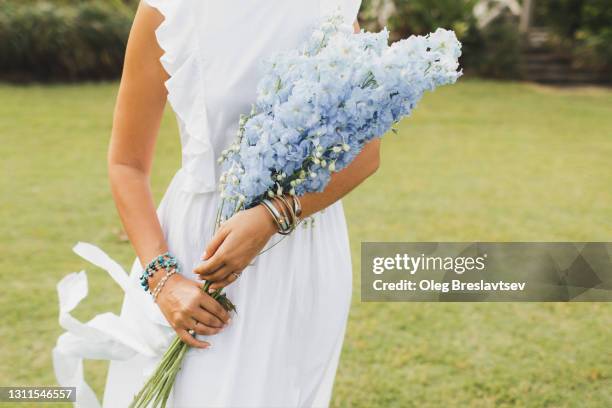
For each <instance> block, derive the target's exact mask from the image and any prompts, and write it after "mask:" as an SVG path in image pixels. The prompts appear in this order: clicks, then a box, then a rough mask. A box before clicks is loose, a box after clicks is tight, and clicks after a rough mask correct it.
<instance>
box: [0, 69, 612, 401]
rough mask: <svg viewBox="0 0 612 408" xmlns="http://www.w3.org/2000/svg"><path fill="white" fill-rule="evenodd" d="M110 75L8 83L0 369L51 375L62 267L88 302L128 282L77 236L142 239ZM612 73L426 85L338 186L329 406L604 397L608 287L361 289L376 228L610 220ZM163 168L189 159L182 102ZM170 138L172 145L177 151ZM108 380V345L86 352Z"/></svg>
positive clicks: (493, 227)
mask: <svg viewBox="0 0 612 408" xmlns="http://www.w3.org/2000/svg"><path fill="white" fill-rule="evenodd" d="M115 94H116V84H114V83H113V84H102V85H79V86H48V87H47V86H44V87H43V86H32V87H12V86H6V85H5V86H0V101H2V102H1V103H0V154H1V160H0V163H1V164H0V166H2V175H3V176H2V178H0V183H1V184H0V191H1V193H2V204H1V205H0V225H1V226H2V230H1V232H2V233H1V234H0V248H1V249H2V257H1V258H0V271H2V272H1V278H2V279H1V282H2V289H1V290H0V293H1V296H0V322H1V323H0V339H1V345H0V385H51V384H54V375H53V371H52V365H51V349H52V347H53V345H54V343H55V340H56V338H57V336H58V335H59V334H60V332H61V330H60V327H59V326H58V323H57V295H56V292H55V285H56V283H57V282H58V281H59V280H60V279H61V278H62V277H63V276H64V275H65V274H67V273H69V272H74V271H79V270H81V269H83V268H87V270H88V276H89V280H90V295H89V297H88V298H87V299H86V301H84V302H83V304H82V305H81V306H80V307H79V312H78V313H77V316H78V317H80V318H82V319H88V318H89V317H91V316H93V315H94V314H96V313H99V312H102V311H107V310H114V311H118V310H119V305H120V300H121V299H120V289H119V288H118V287H116V286H115V284H114V283H113V282H112V281H111V280H110V279H109V278H108V276H107V275H106V273H105V272H103V271H101V270H99V269H95V268H94V267H91V266H90V265H88V264H86V263H85V262H84V261H82V260H80V258H78V257H77V256H76V255H74V254H73V253H72V252H71V247H72V246H73V245H74V244H75V243H76V242H77V241H80V240H82V241H88V242H92V243H95V244H97V245H99V246H101V247H102V248H103V249H104V250H105V251H107V252H108V253H109V254H110V255H111V256H112V257H113V258H115V259H117V260H119V261H120V262H122V263H123V265H124V266H128V265H129V264H130V263H131V261H132V257H133V253H132V250H131V248H130V246H129V244H128V243H127V242H125V240H124V239H123V238H122V234H121V227H120V223H119V220H118V217H117V215H116V212H115V209H114V204H113V202H112V200H111V195H110V192H109V188H108V183H107V179H106V169H105V154H106V145H107V142H108V137H109V133H110V124H111V115H112V108H113V103H114V97H115ZM611 112H612V91H607V90H601V89H575V90H558V89H553V88H542V87H536V86H533V85H525V84H513V83H496V82H483V81H467V80H466V81H462V82H461V83H460V84H458V85H457V86H454V87H448V88H444V89H442V90H440V91H437V92H436V93H434V94H432V95H428V96H427V97H426V98H425V100H424V101H423V103H422V104H421V106H420V107H419V109H418V110H417V112H416V113H415V115H414V116H413V118H411V119H410V120H407V121H405V122H403V123H402V124H401V125H400V126H399V130H400V132H399V133H400V134H399V135H398V136H395V135H389V136H388V138H387V139H386V140H385V141H384V142H383V160H382V161H383V164H382V167H381V169H380V170H379V172H378V173H377V174H376V175H375V176H374V177H372V178H371V179H370V180H368V181H367V182H366V183H365V184H364V185H363V186H361V187H360V188H359V189H357V190H356V191H355V192H354V193H352V194H351V195H350V196H349V197H348V198H347V199H346V200H345V208H346V212H347V217H348V219H349V225H350V234H351V245H352V250H353V261H354V268H355V285H354V288H355V290H354V299H353V308H352V312H351V317H350V322H349V327H348V332H347V338H346V342H345V347H344V352H343V355H342V360H341V364H340V368H339V372H338V377H337V381H336V387H335V394H334V399H333V406H335V407H411V406H414V407H442V406H443V407H466V406H470V407H509V406H519V407H525V406H527V407H544V406H546V407H610V406H612V343H611V339H612V336H611V334H612V333H611V329H612V304H605V303H591V304H588V303H585V304H561V303H550V304H541V303H529V304H509V303H498V304H434V303H404V304H399V303H395V304H383V303H360V301H359V292H358V287H359V276H358V271H359V246H360V242H361V241H364V240H367V241H377V240H380V241H438V240H449V241H476V240H480V241H504V240H506V241H529V240H534V241H563V240H573V241H580V240H598V241H610V240H611V238H612V236H611V235H612V234H611V232H612V228H611V227H612V190H611V188H610V187H611V186H612V165H611V162H610V160H611V158H612V115H611V114H610V113H611ZM159 151H163V152H165V153H164V156H163V157H161V155H159V156H158V159H157V160H156V165H155V170H154V177H153V185H154V192H155V195H156V197H157V198H158V199H159V198H160V197H161V195H162V194H163V191H164V189H165V186H166V185H167V183H168V182H169V180H170V178H171V176H172V175H173V173H174V172H175V170H176V169H177V167H178V166H179V160H180V157H179V154H180V150H179V146H178V138H177V131H176V129H175V123H174V119H173V118H172V114H171V112H167V118H166V120H164V124H163V129H162V136H161V139H160V142H159V147H158V152H159ZM168 152H170V153H168ZM86 368H87V375H88V380H89V382H90V384H92V385H93V386H94V387H95V389H96V390H97V391H98V392H99V393H100V394H101V392H102V389H103V385H104V380H105V374H106V363H103V362H91V363H87V365H86Z"/></svg>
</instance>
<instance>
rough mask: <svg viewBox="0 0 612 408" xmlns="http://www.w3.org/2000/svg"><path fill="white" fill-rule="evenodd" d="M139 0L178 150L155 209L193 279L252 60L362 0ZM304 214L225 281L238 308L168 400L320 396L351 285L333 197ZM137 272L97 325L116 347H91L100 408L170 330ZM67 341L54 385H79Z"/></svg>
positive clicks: (328, 383) (330, 378)
mask: <svg viewBox="0 0 612 408" xmlns="http://www.w3.org/2000/svg"><path fill="white" fill-rule="evenodd" d="M146 2H147V3H149V4H150V5H151V6H153V7H155V8H157V9H158V10H159V11H160V12H161V14H163V15H164V17H165V21H164V22H163V23H162V25H161V26H160V27H159V29H158V30H157V39H158V41H159V44H160V46H161V47H162V48H163V50H164V51H165V54H164V56H163V57H162V58H161V62H162V64H163V66H164V67H165V69H166V70H167V72H168V73H169V75H170V77H171V78H170V80H169V81H168V82H167V84H166V85H167V88H168V99H169V102H170V104H171V105H172V108H173V109H174V111H175V113H176V115H177V119H178V122H179V126H180V133H181V144H182V158H183V164H182V168H181V169H180V170H179V171H178V172H177V173H176V175H175V176H174V178H173V180H172V182H171V184H170V186H169V188H168V190H167V192H166V194H165V196H164V198H163V200H162V202H161V204H160V206H159V209H158V216H159V219H160V221H161V225H162V227H163V231H164V233H165V236H166V239H167V242H168V245H169V250H170V252H171V253H173V254H174V255H175V256H176V257H177V259H178V260H179V262H180V264H181V267H182V270H183V272H182V273H183V274H184V275H185V276H187V277H190V278H194V279H195V277H194V275H193V274H192V273H191V271H192V269H193V268H194V267H195V266H196V265H197V264H198V263H199V259H200V256H201V255H202V253H203V250H204V248H205V246H206V244H207V241H208V240H209V239H210V237H211V236H212V233H213V227H214V219H215V214H216V210H217V201H218V193H217V192H216V181H217V177H218V175H219V173H220V170H219V168H218V167H217V164H216V160H215V159H216V155H217V154H218V153H219V152H221V150H223V149H224V148H225V147H226V146H227V145H228V144H229V143H230V142H231V141H232V140H233V139H234V137H235V134H236V130H237V124H238V119H239V115H240V114H241V113H248V112H249V111H250V107H251V104H252V103H253V102H254V100H255V95H256V92H255V91H256V84H257V81H258V78H259V76H260V72H261V71H260V65H259V63H260V61H262V60H263V59H264V58H265V57H267V56H271V55H273V54H274V53H276V52H278V51H280V50H287V49H291V48H294V47H297V46H299V45H300V44H301V43H302V42H303V41H304V39H305V38H306V37H307V36H308V35H309V33H310V31H311V29H312V28H313V26H314V25H316V24H317V23H318V22H319V21H320V19H321V18H323V17H324V16H325V15H326V14H329V13H331V12H333V11H335V10H337V8H339V10H340V12H341V13H342V14H343V16H344V18H345V21H347V22H353V21H354V20H355V18H356V13H357V10H358V8H359V3H360V1H356V0H320V1H314V0H248V1H247V0H243V1H235V0H225V1H206V0H146ZM314 219H315V223H314V226H312V227H308V228H301V227H300V228H298V229H297V230H296V231H295V232H294V233H293V234H292V235H290V236H289V237H287V238H285V239H284V240H282V241H281V242H280V243H279V244H278V245H276V246H275V247H274V248H272V249H271V250H269V251H267V252H266V253H265V254H263V255H261V256H259V257H257V258H256V260H255V263H254V265H253V266H250V267H248V268H247V269H245V270H244V273H243V274H242V276H241V278H240V279H238V280H237V281H236V282H235V283H234V284H232V285H230V286H229V287H228V288H227V293H228V296H229V298H230V299H232V301H233V302H234V303H235V304H236V306H237V309H238V313H237V314H236V315H235V317H234V318H233V321H232V324H231V325H230V326H229V327H228V328H227V329H226V330H225V331H224V332H222V333H220V334H218V335H216V336H211V337H208V338H206V339H207V340H208V341H210V342H211V343H212V347H211V348H210V349H207V350H196V349H191V350H190V351H189V352H188V354H187V355H186V358H185V360H184V363H183V366H182V370H181V371H180V373H179V375H178V377H177V380H176V384H175V388H174V391H173V396H172V398H171V405H172V406H174V407H180V408H183V407H312V406H327V405H328V404H329V401H330V398H331V392H332V386H333V382H334V377H335V373H336V368H337V364H338V359H339V356H340V351H341V348H342V341H343V337H344V330H345V325H346V320H347V316H348V310H349V304H350V298H351V292H352V290H351V261H350V252H349V244H348V237H347V229H346V224H345V219H344V214H343V210H342V205H341V203H340V202H337V203H335V204H333V205H332V206H330V207H329V208H327V209H325V210H324V211H322V212H320V213H318V214H316V215H315V216H314ZM278 238H279V237H274V238H273V241H276V240H277V239H278ZM82 252H86V251H84V250H83V251H82ZM93 258H95V256H93V255H91V256H89V259H90V260H93ZM99 258H100V259H102V257H101V256H99ZM100 259H98V260H97V261H96V260H93V261H94V262H95V263H97V264H98V265H99V266H103V267H104V268H106V269H108V270H110V269H112V267H111V266H108V265H109V262H110V261H108V260H106V261H104V260H100ZM105 262H106V264H107V266H104V265H103V264H104V263H105ZM140 273H141V266H140V264H139V262H137V261H136V262H134V265H133V268H132V271H131V273H130V278H129V283H122V286H129V287H130V290H126V296H125V300H124V305H123V309H122V312H121V316H120V317H119V318H117V317H116V316H114V318H117V319H116V320H117V322H118V323H109V324H106V325H105V324H102V323H98V324H97V327H98V329H100V330H102V331H104V330H106V329H104V327H107V328H108V329H107V330H106V332H105V334H104V335H109V334H108V333H111V334H110V335H109V336H110V340H108V341H110V342H111V343H112V342H115V341H116V342H118V343H117V344H114V343H113V344H114V345H113V348H114V349H115V350H119V349H121V352H116V353H115V354H113V355H112V356H110V357H109V356H106V355H103V354H104V353H102V352H100V353H102V358H112V359H114V361H112V362H111V365H110V371H109V374H108V381H107V385H106V390H105V394H104V406H105V407H112V408H116V407H126V406H127V405H128V404H129V402H131V400H132V398H133V396H134V394H135V393H136V392H137V391H138V390H139V389H140V387H141V385H142V384H143V382H144V381H145V379H146V378H147V376H148V375H149V374H150V372H151V370H152V369H153V368H154V366H155V363H156V361H157V360H158V359H159V353H161V352H162V351H163V350H164V347H165V345H167V340H168V339H169V336H170V335H172V334H173V332H172V331H171V329H169V328H168V326H167V323H166V322H165V320H164V319H163V316H162V315H161V312H160V311H159V309H157V307H156V306H155V305H154V304H153V303H152V302H151V301H150V299H149V298H148V297H145V296H144V295H143V296H140V294H136V292H134V291H133V287H132V286H133V285H137V281H138V276H139V275H140ZM115 275H117V273H116V274H115ZM85 285H86V282H85ZM124 289H125V288H124ZM132 294H133V295H132ZM77 303H78V301H77ZM72 307H73V306H70V308H72ZM68 311H69V310H68ZM143 311H144V312H143ZM105 317H108V316H105ZM94 320H95V319H94ZM101 320H103V319H102V318H101ZM92 326H96V324H92ZM65 327H66V326H65ZM117 327H123V328H124V331H123V332H121V331H120V330H119V329H118V328H117ZM156 333H157V334H156ZM159 333H163V335H160V334H159ZM99 336H103V335H102V334H100V335H99ZM130 336H132V337H130ZM158 338H159V339H163V340H164V341H163V342H162V341H161V340H159V341H158V347H157V348H155V347H153V348H154V349H155V353H154V354H155V355H153V356H152V352H150V351H149V352H148V353H145V352H144V350H145V349H147V350H148V348H147V347H145V346H140V347H138V346H134V344H141V343H142V344H144V343H146V342H147V341H152V340H155V341H156V340H157V339H158ZM128 340H129V341H128ZM92 341H94V340H92ZM121 342H123V344H119V343H121ZM130 342H131V343H130ZM65 343H67V341H63V342H62V341H58V349H57V350H56V351H57V352H56V353H55V354H54V359H55V365H56V373H58V379H59V380H60V382H61V380H62V376H63V379H64V383H68V382H70V381H72V382H75V381H77V382H78V381H81V379H79V380H75V378H76V376H77V375H76V374H74V372H76V371H78V370H76V369H74V367H77V365H78V364H77V363H74V361H73V362H70V363H68V362H67V361H72V360H67V359H63V358H64V357H66V356H67V355H68V354H70V353H72V352H67V351H65V350H67V349H66V348H62V347H60V346H61V345H62V344H64V345H65ZM68 343H69V342H68ZM159 344H161V346H160V345H159ZM91 347H92V348H93V346H91ZM122 347H123V348H122ZM62 353H63V354H62ZM84 354H85V355H84V357H88V356H91V355H92V353H91V352H90V353H89V354H87V353H84ZM93 354H94V355H95V356H99V354H95V353H93ZM66 358H67V357H66ZM75 361H76V360H75ZM73 363H74V364H73ZM58 367H59V368H58ZM66 367H70V370H72V369H74V370H75V371H74V372H72V371H70V370H69V369H65V368H66ZM62 370H63V371H62ZM68 371H70V374H69V375H68V374H66V373H67V372H68ZM73 374H74V376H73ZM71 376H72V377H71ZM66 378H71V379H70V380H66ZM83 395H84V394H83ZM83 398H85V397H83ZM82 401H85V399H83V400H82ZM92 404H93V403H92ZM81 406H87V403H85V404H84V403H83V402H82V403H81Z"/></svg>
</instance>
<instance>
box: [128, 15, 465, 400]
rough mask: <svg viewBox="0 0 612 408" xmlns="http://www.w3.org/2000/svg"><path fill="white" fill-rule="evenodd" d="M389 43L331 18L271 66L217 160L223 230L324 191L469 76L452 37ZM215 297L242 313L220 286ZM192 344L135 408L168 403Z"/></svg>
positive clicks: (177, 346) (167, 364) (177, 344)
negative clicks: (264, 207) (259, 209)
mask: <svg viewBox="0 0 612 408" xmlns="http://www.w3.org/2000/svg"><path fill="white" fill-rule="evenodd" d="M388 37H389V33H388V32H387V31H386V30H383V31H382V32H380V33H376V34H372V33H366V32H361V33H359V34H354V33H353V32H352V30H351V27H349V26H346V25H343V24H342V20H341V18H340V17H333V18H331V19H330V20H328V21H326V22H325V23H323V24H322V25H321V26H320V27H319V28H317V29H316V30H315V31H314V32H313V34H312V36H311V37H310V39H309V40H308V41H307V43H306V44H305V45H304V47H303V49H302V50H299V51H290V52H287V53H283V54H280V55H277V56H275V57H274V58H272V59H271V60H270V61H267V63H266V64H267V66H266V69H265V73H264V76H263V78H262V79H261V81H260V82H259V86H258V96H257V101H256V103H255V104H254V106H253V109H252V111H251V113H250V114H249V115H244V116H242V117H241V118H240V124H239V129H238V137H237V139H236V141H235V142H234V143H233V144H232V145H231V146H230V147H229V148H228V149H226V150H225V151H223V153H222V154H221V157H220V158H219V160H220V161H221V163H222V166H223V174H222V176H221V179H220V188H221V204H220V206H219V211H218V215H217V226H218V225H220V223H221V222H223V221H224V220H227V219H228V218H230V217H231V216H232V215H234V214H235V213H237V212H238V211H240V210H242V209H245V208H250V207H253V206H255V205H257V204H259V203H260V202H261V201H262V200H263V199H265V198H266V197H275V196H282V195H286V194H289V195H296V196H301V195H304V194H305V193H308V192H318V191H322V190H323V189H324V188H325V186H326V185H327V183H328V182H329V180H330V177H331V174H332V173H333V172H336V171H340V170H342V169H343V168H345V167H346V166H347V165H348V164H349V163H350V162H351V161H352V160H353V159H354V158H355V157H356V156H357V155H358V154H359V152H360V151H361V149H362V147H363V146H364V145H365V144H366V143H368V142H369V141H370V140H372V139H374V138H377V137H381V136H382V135H383V134H385V133H386V132H387V131H389V130H390V129H392V126H393V125H394V124H395V123H396V122H398V121H399V120H400V119H402V118H403V117H405V116H408V115H409V114H410V113H411V112H412V110H413V109H414V108H415V106H416V104H417V102H418V101H419V100H420V99H421V97H422V96H423V94H424V92H425V91H427V90H430V91H431V90H433V89H435V88H436V87H437V86H440V85H445V84H451V83H454V82H455V81H456V80H457V79H458V78H459V76H461V72H460V71H458V68H459V63H458V59H459V56H460V55H461V44H460V43H459V41H458V40H457V38H456V37H455V34H454V33H453V32H452V31H447V30H442V29H439V30H437V31H436V32H435V33H432V34H429V35H427V36H418V37H416V36H413V37H410V38H408V39H406V40H402V41H399V42H396V43H394V44H393V45H391V46H389V45H388ZM209 286H210V282H206V283H205V285H204V287H203V290H205V291H208V288H209ZM211 296H213V298H215V299H217V301H219V302H220V303H221V305H222V306H223V307H224V308H225V309H226V310H229V311H231V310H234V305H233V304H232V303H231V301H230V300H229V299H228V298H227V297H226V296H225V294H224V293H222V292H221V290H220V289H219V290H217V291H215V292H214V293H212V294H211ZM187 347H188V346H187V345H186V344H185V343H183V342H182V341H181V340H180V339H179V338H178V337H176V338H175V339H174V341H173V342H172V344H171V345H170V347H169V349H168V350H167V351H166V353H165V354H164V356H163V357H162V360H161V362H160V363H159V365H158V367H157V369H156V371H155V373H154V374H153V375H152V376H151V378H150V379H149V380H148V381H147V383H146V384H145V385H144V387H143V388H142V390H141V391H140V392H139V393H138V395H136V397H135V398H134V401H133V402H132V404H131V405H130V407H133V408H134V407H135V408H145V407H149V406H154V407H157V406H165V405H166V401H167V400H168V398H169V395H170V392H171V390H172V386H173V384H174V380H175V378H176V375H177V373H178V371H179V370H180V366H181V362H182V359H183V357H184V355H185V353H186V351H187Z"/></svg>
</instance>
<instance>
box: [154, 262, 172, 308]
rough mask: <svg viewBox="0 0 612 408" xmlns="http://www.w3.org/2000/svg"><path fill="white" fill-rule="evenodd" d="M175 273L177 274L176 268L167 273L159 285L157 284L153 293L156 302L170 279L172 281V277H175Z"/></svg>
mask: <svg viewBox="0 0 612 408" xmlns="http://www.w3.org/2000/svg"><path fill="white" fill-rule="evenodd" d="M175 273H176V268H175V269H172V270H171V271H170V272H166V275H164V277H163V278H161V280H160V281H159V283H158V284H157V286H156V287H155V289H154V290H153V292H152V293H151V295H152V296H153V301H154V302H157V296H158V295H159V293H160V292H161V290H162V289H163V288H164V285H165V284H166V282H168V279H170V277H171V276H172V275H174V274H175Z"/></svg>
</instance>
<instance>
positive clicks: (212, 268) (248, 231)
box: [193, 204, 276, 290]
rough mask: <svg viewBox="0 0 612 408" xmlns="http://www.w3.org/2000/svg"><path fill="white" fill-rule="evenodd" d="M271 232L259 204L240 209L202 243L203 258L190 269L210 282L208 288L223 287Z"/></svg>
mask: <svg viewBox="0 0 612 408" xmlns="http://www.w3.org/2000/svg"><path fill="white" fill-rule="evenodd" d="M275 232H276V225H275V224H274V221H273V220H272V217H271V216H270V214H269V213H268V211H267V210H266V209H265V208H264V207H263V206H262V205H261V204H260V205H258V206H256V207H253V208H250V209H248V210H244V211H240V212H238V213H236V214H235V215H234V216H232V217H231V218H230V219H229V220H227V221H225V222H224V223H223V224H221V227H220V228H219V230H218V231H217V233H216V234H215V236H214V237H213V239H212V240H211V241H210V243H209V244H208V246H207V247H206V251H205V252H204V257H203V260H204V261H205V262H203V263H202V264H201V265H199V266H198V267H197V268H195V269H194V270H193V272H194V273H196V274H198V275H200V278H201V279H202V280H208V281H211V282H214V283H213V284H212V285H210V288H211V290H215V289H218V288H223V287H225V286H227V285H229V284H230V283H232V282H234V281H235V280H236V279H238V276H240V273H241V272H242V270H243V269H244V268H246V267H247V266H248V265H249V263H250V262H251V261H252V260H253V258H255V257H256V256H257V255H258V254H259V253H260V252H261V250H262V249H263V247H264V246H265V245H266V243H267V242H268V241H269V240H270V238H271V237H272V235H274V233H275Z"/></svg>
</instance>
